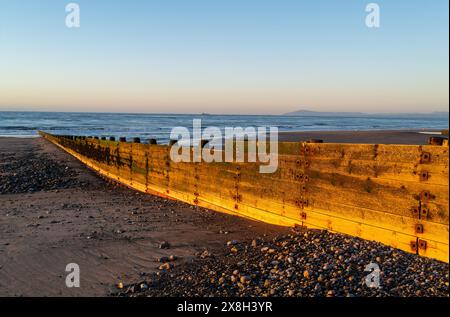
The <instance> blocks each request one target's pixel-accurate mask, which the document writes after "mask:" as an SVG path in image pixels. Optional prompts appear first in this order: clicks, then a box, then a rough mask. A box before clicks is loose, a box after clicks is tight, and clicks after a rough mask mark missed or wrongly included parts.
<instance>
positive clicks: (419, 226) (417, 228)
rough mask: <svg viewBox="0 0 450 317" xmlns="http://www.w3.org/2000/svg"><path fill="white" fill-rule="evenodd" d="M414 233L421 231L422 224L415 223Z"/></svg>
mask: <svg viewBox="0 0 450 317" xmlns="http://www.w3.org/2000/svg"><path fill="white" fill-rule="evenodd" d="M416 233H423V225H422V224H417V225H416Z"/></svg>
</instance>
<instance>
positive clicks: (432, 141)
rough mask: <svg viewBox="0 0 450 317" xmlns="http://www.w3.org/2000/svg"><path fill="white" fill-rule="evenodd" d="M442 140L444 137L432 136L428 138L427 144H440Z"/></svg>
mask: <svg viewBox="0 0 450 317" xmlns="http://www.w3.org/2000/svg"><path fill="white" fill-rule="evenodd" d="M444 140H445V138H441V137H435V136H432V137H430V138H429V139H428V144H429V145H438V146H442V144H443V143H444Z"/></svg>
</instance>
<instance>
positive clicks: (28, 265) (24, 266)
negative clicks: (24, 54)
mask: <svg viewBox="0 0 450 317" xmlns="http://www.w3.org/2000/svg"><path fill="white" fill-rule="evenodd" d="M49 162H51V164H53V165H52V166H51V168H48V166H49ZM8 166H9V167H8ZM10 167H13V169H12V170H11V168H10ZM36 170H41V171H43V172H33V171H36ZM33 173H35V174H33ZM13 174H17V175H15V176H14V175H13ZM48 174H50V176H49V177H48V176H47V177H45V176H44V175H48ZM0 180H1V181H0V184H1V188H0V296H105V295H108V294H109V293H110V292H111V288H112V287H113V286H114V284H116V283H118V282H123V283H133V282H134V283H135V282H138V281H140V280H142V279H144V278H145V274H149V273H151V272H156V271H158V267H159V266H160V265H161V263H158V262H157V261H156V260H157V259H158V258H160V257H163V256H170V255H175V256H177V257H178V258H179V259H178V260H177V261H175V262H174V264H175V265H176V266H178V265H181V264H182V263H186V262H189V261H190V260H192V259H193V258H194V257H195V254H196V253H198V252H203V251H204V250H209V251H210V252H211V253H213V252H215V250H216V249H217V248H220V247H222V246H223V245H224V243H226V242H227V241H228V240H232V239H245V238H249V239H251V238H254V237H263V236H264V235H265V234H267V235H269V236H270V235H275V234H279V233H282V232H286V230H288V229H286V228H278V227H275V226H269V225H266V224H263V223H257V222H252V221H247V220H243V219H241V218H237V217H233V216H227V215H222V214H219V213H216V212H213V211H209V210H206V209H202V208H195V207H191V206H189V205H186V204H183V203H179V202H175V201H170V200H165V199H162V198H159V197H155V196H150V195H145V194H141V193H137V192H134V191H132V190H130V189H127V188H123V187H120V186H118V185H115V184H110V183H108V182H106V181H105V180H103V179H102V178H100V177H98V176H97V175H96V174H94V173H93V172H92V171H90V170H88V169H87V168H86V167H84V166H83V165H82V164H81V163H79V162H78V161H77V160H76V159H74V158H72V157H71V156H69V155H68V154H66V153H64V152H63V151H61V150H60V149H59V148H57V147H56V146H55V145H53V144H50V143H49V142H48V141H45V140H44V139H41V138H30V139H16V138H0ZM24 183H25V184H24ZM163 241H167V242H168V243H169V244H170V248H169V249H160V248H159V245H160V243H161V242H163ZM69 263H77V264H78V265H79V266H80V271H81V287H80V288H71V289H69V288H67V287H66V286H65V278H66V274H67V273H66V272H65V268H66V265H67V264H69Z"/></svg>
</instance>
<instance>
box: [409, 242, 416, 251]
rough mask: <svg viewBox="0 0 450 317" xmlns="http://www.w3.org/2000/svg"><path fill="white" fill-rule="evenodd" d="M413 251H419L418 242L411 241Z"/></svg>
mask: <svg viewBox="0 0 450 317" xmlns="http://www.w3.org/2000/svg"><path fill="white" fill-rule="evenodd" d="M410 245H411V250H413V251H417V242H416V241H411V244H410Z"/></svg>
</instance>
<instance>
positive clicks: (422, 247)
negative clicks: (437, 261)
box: [419, 240, 427, 250]
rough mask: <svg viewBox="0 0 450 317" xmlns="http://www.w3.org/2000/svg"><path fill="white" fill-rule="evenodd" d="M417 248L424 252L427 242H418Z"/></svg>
mask: <svg viewBox="0 0 450 317" xmlns="http://www.w3.org/2000/svg"><path fill="white" fill-rule="evenodd" d="M419 248H420V249H422V250H425V249H426V248H427V242H426V241H425V240H419Z"/></svg>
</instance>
